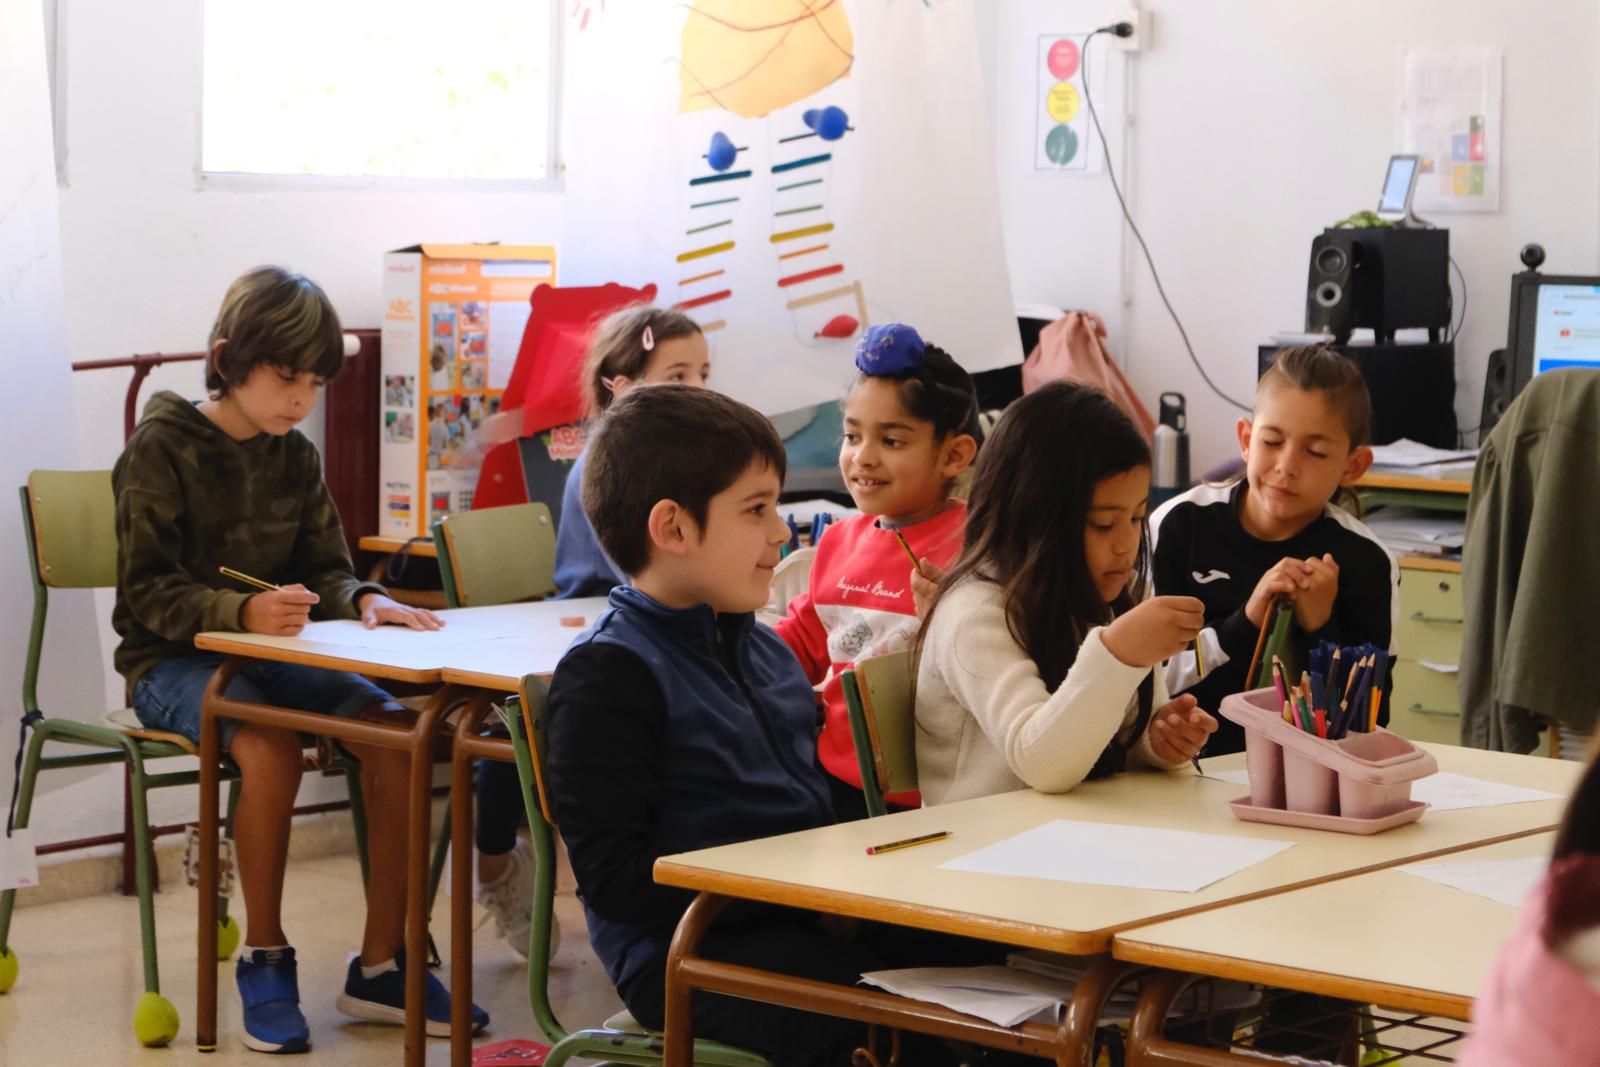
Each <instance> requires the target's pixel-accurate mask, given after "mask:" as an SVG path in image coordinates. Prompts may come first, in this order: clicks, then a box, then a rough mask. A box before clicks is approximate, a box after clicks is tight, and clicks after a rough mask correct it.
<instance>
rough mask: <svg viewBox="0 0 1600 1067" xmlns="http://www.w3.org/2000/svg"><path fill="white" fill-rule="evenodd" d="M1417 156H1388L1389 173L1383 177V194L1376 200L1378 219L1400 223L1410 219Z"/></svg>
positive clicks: (1418, 161) (1417, 163)
mask: <svg viewBox="0 0 1600 1067" xmlns="http://www.w3.org/2000/svg"><path fill="white" fill-rule="evenodd" d="M1419 164H1420V159H1419V157H1417V156H1390V157H1389V171H1388V173H1387V174H1385V175H1384V176H1383V194H1382V195H1381V196H1380V197H1379V198H1378V217H1379V218H1384V219H1388V220H1390V221H1391V222H1400V221H1402V220H1404V219H1407V218H1410V217H1411V196H1412V194H1413V193H1414V192H1415V191H1416V188H1417V172H1418V170H1420V169H1421V168H1420V166H1419Z"/></svg>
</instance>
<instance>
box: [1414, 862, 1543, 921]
mask: <svg viewBox="0 0 1600 1067" xmlns="http://www.w3.org/2000/svg"><path fill="white" fill-rule="evenodd" d="M1549 867H1550V860H1549V858H1548V857H1546V856H1524V857H1522V858H1521V859H1514V860H1478V861H1477V862H1462V863H1417V864H1413V865H1412V866H1410V867H1401V868H1400V870H1401V871H1403V872H1404V873H1406V874H1410V875H1415V876H1416V877H1418V878H1426V879H1427V880H1428V881H1430V882H1437V883H1439V884H1440V885H1447V886H1450V887H1451V888H1452V889H1459V890H1461V891H1462V892H1465V893H1471V894H1472V895H1473V896H1479V897H1483V898H1484V899H1486V900H1494V901H1499V902H1500V903H1501V904H1505V905H1507V906H1509V907H1513V908H1520V907H1522V902H1523V901H1524V900H1527V899H1528V894H1529V893H1530V892H1532V891H1533V887H1534V886H1535V885H1536V884H1538V881H1539V879H1540V878H1543V877H1544V872H1545V871H1546V870H1548V869H1549Z"/></svg>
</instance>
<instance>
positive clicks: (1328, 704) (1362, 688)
mask: <svg viewBox="0 0 1600 1067" xmlns="http://www.w3.org/2000/svg"><path fill="white" fill-rule="evenodd" d="M1311 663H1312V669H1311V670H1308V671H1303V672H1301V675H1300V681H1299V682H1298V683H1291V682H1290V680H1289V670H1288V668H1287V667H1285V666H1284V665H1283V661H1282V660H1281V659H1279V658H1278V657H1277V656H1274V657H1272V681H1273V684H1274V685H1275V686H1276V687H1277V690H1278V699H1279V701H1280V702H1281V703H1282V704H1283V721H1284V722H1286V723H1289V724H1290V725H1292V726H1298V727H1299V728H1300V729H1302V730H1304V731H1305V732H1306V733H1308V734H1315V735H1316V736H1318V737H1323V738H1327V739H1328V740H1330V741H1338V740H1340V739H1341V738H1344V737H1347V736H1349V734H1350V733H1351V732H1352V731H1353V732H1355V733H1370V732H1371V731H1373V730H1376V729H1377V728H1378V711H1379V708H1380V707H1381V706H1382V704H1383V696H1384V693H1385V692H1386V691H1387V689H1388V685H1389V654H1388V653H1387V652H1384V651H1383V650H1382V649H1379V648H1375V647H1373V646H1372V645H1362V646H1359V647H1354V648H1339V647H1336V646H1334V645H1333V644H1332V643H1330V642H1326V641H1324V642H1323V643H1322V644H1321V645H1319V646H1318V647H1317V649H1316V650H1314V651H1313V652H1312V654H1311ZM1319 668H1320V669H1319Z"/></svg>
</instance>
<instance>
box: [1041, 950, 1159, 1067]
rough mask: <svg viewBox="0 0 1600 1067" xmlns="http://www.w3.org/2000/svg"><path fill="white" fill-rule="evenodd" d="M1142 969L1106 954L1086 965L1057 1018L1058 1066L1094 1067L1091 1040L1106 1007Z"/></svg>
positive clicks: (1092, 1042)
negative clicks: (1070, 996) (1058, 1018)
mask: <svg viewBox="0 0 1600 1067" xmlns="http://www.w3.org/2000/svg"><path fill="white" fill-rule="evenodd" d="M1140 970H1142V968H1141V967H1140V966H1138V965H1137V964H1131V963H1123V962H1122V961H1121V960H1114V959H1112V958H1111V957H1110V956H1109V955H1107V956H1100V957H1099V958H1097V959H1096V960H1095V961H1094V962H1093V963H1091V964H1090V965H1089V969H1088V970H1087V971H1085V972H1084V975H1083V978H1081V979H1080V980H1079V981H1078V984H1077V986H1076V987H1074V988H1073V991H1072V999H1071V1000H1069V1001H1067V1009H1066V1011H1065V1012H1064V1013H1063V1015H1062V1017H1061V1030H1060V1033H1059V1040H1060V1049H1061V1051H1060V1052H1059V1053H1058V1054H1057V1056H1056V1063H1057V1064H1058V1065H1060V1067H1094V1039H1095V1033H1096V1031H1097V1030H1098V1029H1099V1026H1100V1017H1101V1016H1102V1015H1104V1014H1105V1007H1106V1004H1107V1003H1108V1002H1109V1001H1110V1000H1111V996H1112V994H1113V993H1115V992H1116V991H1117V989H1118V987H1120V986H1121V985H1122V984H1123V983H1124V982H1126V981H1127V980H1128V979H1129V978H1130V977H1132V976H1133V975H1134V974H1135V973H1136V972H1138V971H1140Z"/></svg>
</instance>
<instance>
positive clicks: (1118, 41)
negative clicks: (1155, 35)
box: [1110, 8, 1151, 52]
mask: <svg viewBox="0 0 1600 1067" xmlns="http://www.w3.org/2000/svg"><path fill="white" fill-rule="evenodd" d="M1150 19H1151V15H1150V12H1148V11H1141V10H1139V9H1138V8H1131V9H1129V10H1127V11H1124V12H1122V13H1121V14H1120V15H1118V16H1117V17H1116V18H1114V19H1112V20H1111V23H1112V25H1115V24H1116V23H1118V22H1126V23H1128V24H1129V25H1130V26H1132V27H1133V34H1132V35H1131V36H1128V37H1116V36H1112V37H1110V42H1111V47H1112V48H1115V49H1117V50H1118V51H1119V52H1142V51H1144V50H1145V48H1147V47H1149V37H1150Z"/></svg>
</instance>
